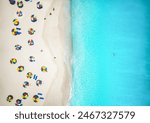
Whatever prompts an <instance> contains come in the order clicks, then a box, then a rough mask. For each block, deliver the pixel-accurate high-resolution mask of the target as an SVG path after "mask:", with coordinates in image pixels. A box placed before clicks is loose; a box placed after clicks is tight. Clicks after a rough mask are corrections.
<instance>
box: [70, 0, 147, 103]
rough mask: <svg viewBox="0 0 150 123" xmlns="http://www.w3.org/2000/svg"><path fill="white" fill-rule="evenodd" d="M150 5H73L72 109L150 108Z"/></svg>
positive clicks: (128, 1) (106, 0)
mask: <svg viewBox="0 0 150 123" xmlns="http://www.w3.org/2000/svg"><path fill="white" fill-rule="evenodd" d="M148 1H149V0H72V1H71V6H72V36H73V90H72V99H71V105H78V106H80V105H82V106H91V105H94V106H99V105H102V106H103V105H107V106H109V105H123V106H126V105H128V106H130V105H150V37H149V35H150V33H149V31H150V24H149V23H150V14H149V13H150V9H149V8H150V2H148Z"/></svg>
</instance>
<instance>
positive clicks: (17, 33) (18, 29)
mask: <svg viewBox="0 0 150 123" xmlns="http://www.w3.org/2000/svg"><path fill="white" fill-rule="evenodd" d="M20 30H21V28H13V29H12V30H11V32H12V34H13V35H14V36H16V35H20V34H21V32H20Z"/></svg>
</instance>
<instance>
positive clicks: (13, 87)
mask: <svg viewBox="0 0 150 123" xmlns="http://www.w3.org/2000/svg"><path fill="white" fill-rule="evenodd" d="M22 1H23V7H22V8H19V7H18V6H17V0H16V3H15V4H14V5H11V4H10V2H9V0H1V1H0V21H1V23H0V59H1V62H0V70H1V72H0V105H1V106H15V105H18V106H22V105H23V106H65V105H68V102H69V98H70V90H71V79H72V76H71V75H72V74H71V52H72V47H71V46H72V44H71V26H70V0H32V2H31V1H25V0H22ZM39 1H40V2H41V3H40V4H41V5H42V8H40V9H38V8H37V2H39ZM17 11H22V16H18V15H17V13H16V12H17ZM32 15H34V16H35V17H36V18H37V21H36V22H32V21H31V16H32ZM14 19H17V20H18V21H19V24H18V25H14V23H13V20H14ZM14 28H15V29H16V28H19V29H21V30H18V31H19V32H21V34H19V33H17V35H13V34H12V32H11V31H12V29H14ZM30 28H32V29H33V30H35V32H34V33H32V35H30V34H29V33H28V30H29V29H30ZM15 34H16V33H15ZM31 40H33V42H34V44H32V45H31V44H30V43H29V42H28V41H31ZM18 46H20V47H18ZM16 47H17V48H18V49H17V48H16ZM31 58H32V59H31ZM44 68H45V69H44ZM43 69H44V70H45V71H44V70H43ZM19 70H20V71H19ZM31 74H32V75H31ZM28 75H31V76H28ZM25 82H26V83H27V82H28V84H26V83H25ZM10 97H11V98H10Z"/></svg>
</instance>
